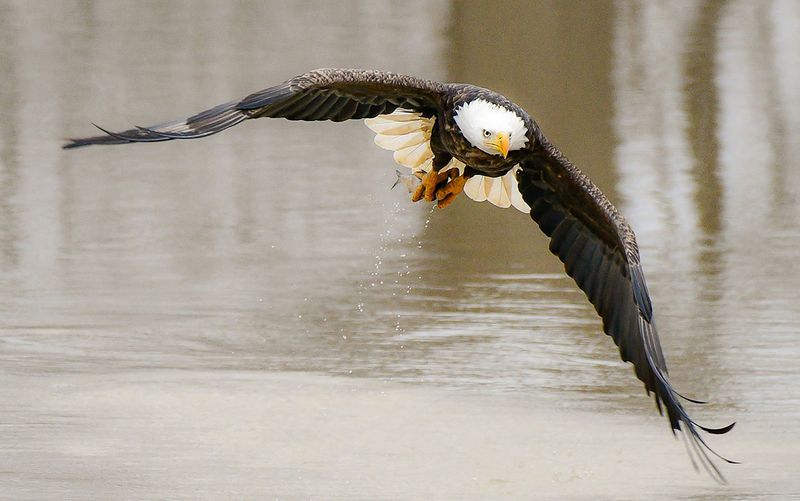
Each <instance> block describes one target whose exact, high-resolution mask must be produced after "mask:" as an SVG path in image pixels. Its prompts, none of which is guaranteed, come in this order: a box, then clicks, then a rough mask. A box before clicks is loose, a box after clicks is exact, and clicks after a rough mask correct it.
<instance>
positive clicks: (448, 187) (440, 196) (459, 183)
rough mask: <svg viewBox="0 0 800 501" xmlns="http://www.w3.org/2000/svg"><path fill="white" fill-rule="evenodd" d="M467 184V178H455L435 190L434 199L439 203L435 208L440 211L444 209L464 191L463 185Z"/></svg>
mask: <svg viewBox="0 0 800 501" xmlns="http://www.w3.org/2000/svg"><path fill="white" fill-rule="evenodd" d="M466 182H467V178H466V177H464V176H463V175H462V176H456V177H454V178H453V179H451V180H450V182H448V183H447V184H445V185H444V186H442V187H441V188H439V189H438V190H436V199H437V200H438V201H439V203H438V204H437V207H439V208H440V209H444V208H445V207H447V206H448V205H450V204H451V203H453V200H455V199H456V196H458V194H459V193H461V192H462V191H464V185H465V184H466Z"/></svg>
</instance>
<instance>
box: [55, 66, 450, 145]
mask: <svg viewBox="0 0 800 501" xmlns="http://www.w3.org/2000/svg"><path fill="white" fill-rule="evenodd" d="M444 92H445V86H444V85H443V84H440V83H438V82H434V81H430V80H423V79H419V78H415V77H411V76H406V75H399V74H396V73H387V72H380V71H370V70H342V69H320V70H314V71H310V72H308V73H305V74H303V75H299V76H297V77H295V78H292V79H291V80H287V81H286V82H283V83H281V84H279V85H275V86H273V87H269V88H267V89H264V90H262V91H259V92H256V93H254V94H251V95H249V96H247V97H245V98H244V99H241V100H236V101H231V102H229V103H225V104H221V105H219V106H215V107H213V108H211V109H208V110H205V111H202V112H200V113H198V114H196V115H193V116H191V117H189V118H186V119H181V120H173V121H170V122H164V123H161V124H157V125H153V126H149V127H135V128H131V129H128V130H125V131H122V132H111V131H107V130H105V129H102V128H100V130H102V131H103V132H104V133H105V134H104V135H101V136H92V137H85V138H79V139H70V140H68V142H67V144H65V145H64V148H77V147H79V146H87V145H91V144H125V143H138V142H159V141H168V140H171V139H195V138H200V137H205V136H210V135H212V134H216V133H218V132H221V131H223V130H225V129H227V128H229V127H233V126H234V125H237V124H239V123H241V122H243V121H245V120H248V119H251V118H260V117H272V118H286V119H289V120H330V121H333V122H341V121H344V120H351V119H361V118H371V117H375V116H377V115H381V114H385V113H392V112H393V111H394V110H395V109H397V108H403V109H407V110H412V111H415V112H418V113H420V114H421V116H426V117H429V116H432V115H435V114H436V111H437V110H438V109H440V107H441V106H442V101H443V95H444Z"/></svg>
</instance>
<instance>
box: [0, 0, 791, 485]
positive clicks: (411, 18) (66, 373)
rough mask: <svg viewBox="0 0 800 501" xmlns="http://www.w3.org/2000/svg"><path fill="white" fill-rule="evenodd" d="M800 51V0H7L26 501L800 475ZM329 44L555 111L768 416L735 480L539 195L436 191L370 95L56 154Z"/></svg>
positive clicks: (703, 383)
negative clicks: (596, 295)
mask: <svg viewBox="0 0 800 501" xmlns="http://www.w3.org/2000/svg"><path fill="white" fill-rule="evenodd" d="M476 34H480V35H476ZM798 46H800V8H799V7H798V4H797V3H796V2H792V1H775V2H769V3H768V2H747V1H731V2H712V3H704V2H691V1H690V2H685V3H681V4H677V5H676V4H674V3H672V2H647V3H641V4H640V3H629V2H615V3H601V2H593V3H591V4H584V5H574V6H573V5H567V4H565V3H561V2H541V3H535V4H515V3H508V4H506V3H503V2H501V3H499V4H498V3H497V2H491V3H488V2H487V3H477V2H470V3H466V2H465V3H458V2H457V3H455V4H452V5H451V4H449V3H446V2H403V3H393V2H371V1H370V2H350V3H348V4H347V5H346V6H342V4H340V3H333V2H330V3H328V2H300V3H277V4H271V3H244V2H236V3H222V2H193V3H191V4H189V3H162V2H130V3H125V2H55V3H32V4H31V3H27V2H0V76H2V79H0V105H1V106H2V109H3V110H4V118H5V120H4V121H3V122H4V125H3V126H2V127H0V267H1V268H2V275H0V284H2V288H1V289H0V305H2V306H1V307H2V311H3V321H2V323H0V328H2V337H1V338H0V360H2V364H0V371H2V374H3V378H2V380H0V395H2V396H3V398H2V399H0V401H2V402H3V403H0V420H2V425H3V427H4V433H3V435H2V438H0V445H2V449H3V450H4V451H5V454H3V455H2V456H0V470H2V471H0V486H4V487H2V488H0V497H7V498H8V499H41V498H53V499H64V498H82V499H85V498H97V499H108V498H116V499H120V498H132V499H142V498H164V497H167V498H182V497H185V498H192V499H195V498H230V497H234V498H238V497H244V498H252V497H258V498H261V497H270V496H271V497H279V498H281V499H283V498H286V497H288V498H293V497H297V498H322V499H326V498H343V499H352V498H364V499H376V498H387V499H398V498H401V499H408V498H417V499H419V498H442V499H451V498H460V499H463V498H483V499H487V498H498V497H510V498H522V499H525V498H529V497H530V493H531V492H538V493H540V495H541V496H542V497H552V498H564V497H575V498H592V497H593V496H598V495H599V496H602V497H621V498H625V499H637V498H641V497H645V496H647V497H650V498H652V497H659V496H662V497H664V498H665V499H675V498H693V497H697V498H698V499H711V498H715V499H767V498H775V499H786V498H787V497H791V496H798V497H800V483H798V480H797V479H796V473H797V466H796V465H797V464H799V463H800V446H798V445H797V444H798V443H800V432H799V431H798V422H800V421H799V420H800V405H799V404H800V386H798V385H797V383H796V381H797V377H798V376H800V369H798V364H797V358H798V355H800V352H798V348H797V339H798V334H797V333H798V331H799V330H800V299H798V296H797V291H798V290H800V269H798V267H797V266H796V265H795V261H796V258H797V256H798V248H800V198H798V197H799V195H798V194H800V119H799V118H798V117H800V60H799V58H800V55H799V54H800V53H799V52H798V51H797V49H796V48H797V47H798ZM323 66H341V67H370V68H380V69H390V70H394V71H398V72H404V73H410V74H415V75H419V76H423V77H428V78H435V79H440V80H447V81H467V82H472V83H476V84H479V85H484V86H487V87H490V88H493V89H496V90H498V91H500V92H502V93H504V94H506V95H507V96H508V97H510V98H512V99H513V100H515V101H517V102H518V103H520V104H521V105H522V106H523V107H524V108H526V109H527V110H528V111H529V112H530V113H531V114H533V116H534V117H535V118H536V120H537V121H538V122H539V124H540V125H541V126H542V127H543V129H544V131H545V132H546V133H547V134H548V136H549V137H550V138H551V139H552V140H553V141H554V142H555V143H556V144H558V145H559V146H560V147H561V148H562V149H563V151H564V152H565V153H566V154H567V155H568V156H569V157H570V158H571V159H572V160H574V161H575V162H576V163H577V164H578V165H579V166H581V168H583V169H584V170H585V171H586V172H587V173H588V174H589V175H590V176H591V177H592V178H593V179H594V180H595V181H596V182H597V184H598V185H599V186H600V187H601V188H602V189H603V190H604V191H605V192H606V193H607V194H608V196H609V197H610V198H611V199H612V200H613V201H614V202H615V203H616V204H617V206H618V207H619V208H620V209H621V210H622V211H623V213H624V214H625V215H626V216H627V218H628V219H629V221H630V222H631V223H632V225H633V227H634V229H635V230H636V231H637V234H638V236H639V243H640V247H641V250H642V256H643V262H644V266H645V270H646V273H647V274H648V280H649V285H650V290H651V293H652V295H653V299H654V302H655V305H656V312H657V313H656V315H657V317H658V322H659V328H660V331H661V333H662V334H661V338H662V342H663V344H664V346H665V351H666V353H667V358H668V361H669V363H670V369H671V375H672V378H673V380H674V382H675V383H676V385H677V386H678V387H679V388H680V389H681V390H682V391H683V392H684V393H687V394H689V395H693V396H697V397H700V398H704V399H705V398H707V399H710V400H711V401H712V402H713V403H712V404H711V405H708V406H706V407H704V408H700V409H695V410H694V413H695V414H696V415H697V416H698V417H699V419H700V420H701V421H702V422H704V423H710V424H724V423H726V422H728V421H729V420H732V419H735V420H737V421H738V422H739V426H738V427H737V429H736V430H735V431H734V432H733V433H732V434H729V435H727V436H725V437H722V438H717V439H716V440H714V445H715V446H716V448H717V449H719V450H720V451H722V452H724V453H725V454H727V455H729V456H733V457H734V458H736V459H740V460H742V461H743V462H744V464H743V465H740V466H737V467H726V468H724V472H725V473H726V475H727V476H728V477H729V480H730V481H731V485H730V486H727V487H718V486H715V485H714V484H713V483H711V481H710V480H708V479H707V478H704V477H702V476H698V475H693V474H692V473H691V466H690V464H689V461H688V460H687V459H686V458H685V457H684V455H683V454H684V452H683V450H682V447H681V446H680V445H679V444H678V443H677V442H674V441H672V440H670V439H669V438H668V437H669V434H668V432H667V426H666V423H664V422H662V420H661V419H659V418H658V417H657V416H655V411H654V409H653V405H652V401H651V400H650V399H648V398H647V397H646V396H645V395H644V394H643V391H642V388H641V384H640V383H639V382H638V381H637V380H636V379H635V378H634V377H633V374H632V371H631V368H630V366H627V365H626V364H623V363H622V362H620V361H619V360H618V352H617V350H616V348H615V347H614V346H613V343H612V342H611V341H610V339H608V338H607V337H606V336H604V335H602V332H601V330H600V322H599V320H598V318H597V317H596V315H595V313H594V311H593V309H592V308H591V307H590V306H589V305H588V303H587V302H586V300H585V297H584V296H583V295H582V294H581V293H580V292H579V291H578V290H577V289H576V287H575V286H574V285H573V283H572V282H571V281H570V280H569V279H567V278H566V277H565V276H564V275H563V271H562V267H561V265H560V264H559V263H558V261H557V260H556V259H555V258H554V257H553V256H551V255H550V254H549V253H548V252H547V250H546V249H547V241H546V239H545V238H544V237H543V236H541V235H540V234H539V233H538V230H537V229H536V228H535V227H534V225H533V224H532V223H531V221H530V220H529V219H528V218H527V217H526V216H523V215H521V214H519V213H517V212H516V211H512V210H506V211H503V210H499V209H496V208H494V207H490V206H486V204H476V203H474V202H470V201H467V200H461V201H459V202H458V203H456V204H455V205H454V206H453V207H452V208H448V209H447V210H444V211H438V210H435V211H433V210H431V209H430V207H426V206H424V205H422V204H411V203H410V202H409V200H408V196H407V194H405V193H402V192H401V190H390V189H389V188H390V186H391V185H392V183H393V182H394V169H395V166H394V165H393V163H392V160H391V155H390V154H389V153H388V152H385V151H383V150H380V149H378V148H375V147H373V146H372V143H371V141H372V136H371V132H370V131H369V130H368V129H366V127H364V126H363V124H360V123H346V124H307V123H289V122H285V121H278V120H275V121H270V120H261V121H257V122H254V123H248V124H245V125H243V126H240V127H237V128H236V129H235V130H231V131H228V132H226V133H224V134H220V135H219V136H215V137H211V138H207V139H204V140H202V141H187V142H173V143H169V144H153V145H134V146H129V147H113V148H94V149H91V148H90V149H85V150H75V151H62V150H60V149H59V147H60V144H61V142H62V139H63V138H64V137H66V136H74V135H85V134H91V133H92V128H91V125H90V124H89V122H90V121H95V122H97V123H100V124H102V125H103V126H106V127H109V128H122V127H126V126H128V125H131V124H145V125H146V124H150V123H155V122H158V121H160V120H164V119H169V118H175V117H179V116H182V115H187V114H190V113H192V112H194V111H197V110H200V109H204V108H205V107H208V106H210V105H213V104H217V103H219V102H224V101H227V100H230V99H231V98H233V97H236V96H243V95H246V94H248V93H249V92H252V91H255V90H257V89H259V88H263V87H265V86H267V85H270V84H273V83H277V82H280V81H282V80H284V79H286V78H288V77H291V76H293V75H295V74H298V73H300V72H303V71H305V70H307V69H310V68H315V67H323ZM398 383H402V384H398ZM554 411H557V412H561V413H562V414H555V415H553V414H551V413H552V412H554ZM345 422H347V423H352V427H345V426H342V423H345ZM414 423H416V425H415V424H414ZM553 423H560V424H561V427H558V428H557V429H555V430H552V429H551V430H550V431H547V432H545V431H543V427H548V428H550V427H551V426H552V424H553ZM449 432H454V433H452V435H453V436H452V437H451V433H449ZM487 437H490V438H487ZM565 443H566V444H567V445H564V444H565ZM565 450H567V451H569V452H568V453H566V455H564V454H561V452H559V451H562V452H563V451H565ZM452 451H456V452H454V453H452V454H451V452H452ZM648 452H650V454H648ZM643 455H644V456H645V457H644V458H643V457H642V456H643ZM648 456H649V457H648ZM591 459H595V460H591ZM428 460H430V461H431V463H430V465H431V466H430V467H424V466H423V465H425V464H427V463H426V461H428ZM337 464H341V465H343V466H340V467H339V466H336V465H337ZM432 465H437V466H432ZM442 465H445V466H446V468H447V469H446V470H440V469H438V468H439V467H441V468H445V466H442ZM417 468H419V469H417ZM629 468H636V469H637V471H638V473H637V474H631V473H629V471H630V470H629ZM390 471H393V472H394V473H393V474H388V472H390ZM462 477H463V478H462ZM448 480H450V482H448ZM351 482H352V483H351Z"/></svg>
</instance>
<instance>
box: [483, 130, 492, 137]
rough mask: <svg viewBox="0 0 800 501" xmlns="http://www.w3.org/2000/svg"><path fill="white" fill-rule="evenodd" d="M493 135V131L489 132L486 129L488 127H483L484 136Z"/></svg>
mask: <svg viewBox="0 0 800 501" xmlns="http://www.w3.org/2000/svg"><path fill="white" fill-rule="evenodd" d="M491 135H492V133H491V132H489V131H488V130H486V129H483V137H490V136H491Z"/></svg>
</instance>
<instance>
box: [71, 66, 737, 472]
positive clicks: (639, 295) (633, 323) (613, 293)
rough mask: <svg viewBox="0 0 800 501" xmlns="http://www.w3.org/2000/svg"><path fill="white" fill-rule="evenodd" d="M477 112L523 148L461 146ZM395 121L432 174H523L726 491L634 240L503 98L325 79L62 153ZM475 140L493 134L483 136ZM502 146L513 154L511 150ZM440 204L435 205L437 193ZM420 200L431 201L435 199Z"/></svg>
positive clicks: (478, 91) (650, 387)
mask: <svg viewBox="0 0 800 501" xmlns="http://www.w3.org/2000/svg"><path fill="white" fill-rule="evenodd" d="M475 102H482V103H486V105H485V107H486V109H487V110H489V112H491V110H493V109H495V108H496V109H497V110H500V112H499V113H506V114H508V113H511V114H513V115H514V116H515V117H516V119H517V120H518V121H520V122H519V125H518V126H519V127H523V126H524V128H523V129H522V130H523V131H524V132H525V135H526V137H525V138H524V141H522V142H520V139H521V138H518V137H517V138H515V139H511V138H510V136H511V132H508V134H506V137H505V139H504V140H505V143H504V144H501V143H502V141H501V140H500V139H497V140H496V143H487V144H489V145H490V146H492V147H493V148H494V147H496V148H498V149H497V151H495V150H493V149H491V148H489V149H488V150H487V149H486V148H484V147H482V146H478V145H477V144H475V142H474V140H470V139H467V137H465V135H466V132H467V131H466V130H462V129H463V127H460V126H459V123H458V120H459V118H461V119H463V117H459V112H460V110H462V109H463V107H464V106H465V105H469V104H470V103H475ZM395 110H409V111H411V112H414V113H416V114H417V115H419V116H420V117H424V118H428V119H431V120H434V121H433V122H432V123H433V125H432V130H431V131H429V132H428V133H429V134H430V136H429V138H428V141H429V147H430V151H431V152H432V154H433V157H432V162H431V173H432V174H436V173H437V171H439V170H441V169H443V168H444V167H445V166H446V165H448V163H449V162H451V160H453V159H456V160H458V161H460V162H463V164H465V166H466V167H465V169H464V175H463V177H464V180H466V179H467V178H469V177H470V176H474V175H483V176H486V177H489V178H495V177H498V176H503V175H505V174H506V173H507V172H509V171H510V170H511V169H512V168H515V167H516V166H519V169H518V170H517V171H516V180H517V183H518V189H519V192H520V193H521V195H522V198H523V199H524V202H525V203H527V205H528V206H529V207H530V215H531V217H532V218H533V220H534V221H535V222H536V223H537V224H538V225H539V227H540V229H541V230H542V231H543V232H544V233H545V234H546V235H547V236H548V237H550V239H551V240H550V251H551V252H552V253H553V254H555V255H556V256H558V258H559V259H560V260H561V261H562V262H563V263H564V266H565V269H566V272H567V274H569V276H570V277H572V278H573V279H574V280H575V282H576V283H577V284H578V286H579V287H580V288H581V290H583V291H584V292H585V293H586V296H587V297H588V298H589V301H591V303H592V304H593V305H594V307H595V309H596V310H597V312H598V314H599V315H600V317H601V318H602V319H603V330H604V331H605V333H606V334H608V335H610V336H611V337H612V338H613V339H614V342H615V343H616V344H617V346H618V347H619V350H620V354H621V356H622V359H623V360H625V361H628V362H631V363H633V366H634V369H635V372H636V376H637V377H638V378H639V379H640V380H641V381H642V382H643V383H644V385H645V388H646V389H647V392H648V393H650V392H652V393H653V394H654V396H655V400H656V404H657V405H658V408H659V411H661V412H663V411H664V410H665V411H666V413H667V417H668V418H669V422H670V426H671V427H672V429H673V432H674V431H676V430H680V431H683V432H684V433H685V437H686V438H687V439H688V440H687V442H688V444H689V445H690V447H691V450H692V451H694V455H695V456H696V457H697V458H698V459H699V461H700V462H701V464H702V465H703V466H704V467H705V469H706V470H707V471H708V472H709V473H710V474H711V475H712V476H713V477H714V478H715V479H717V480H719V481H723V480H724V479H723V477H722V475H721V473H720V471H719V470H718V468H717V466H716V465H715V464H714V463H713V462H712V461H711V460H710V458H709V457H708V455H707V451H710V452H711V453H713V454H715V455H717V454H716V453H715V452H714V451H712V450H711V449H710V448H709V447H708V445H706V442H705V441H704V439H703V437H702V436H701V435H700V431H699V430H704V431H706V432H709V433H712V434H722V433H727V432H728V431H730V429H731V428H733V424H731V425H729V426H726V427H723V428H716V429H714V428H706V427H703V426H700V425H698V424H696V423H695V422H694V421H692V420H691V418H690V417H689V416H688V414H687V413H686V410H685V409H684V408H683V405H682V404H681V401H680V398H682V397H681V395H680V394H678V393H677V392H676V391H675V390H674V389H673V387H672V385H671V384H670V382H669V380H668V378H667V365H666V362H665V359H664V354H663V353H662V350H661V345H660V342H659V339H658V334H657V331H656V327H655V321H654V317H653V307H652V304H651V302H650V296H649V294H648V292H647V286H646V284H645V279H644V274H643V272H642V266H641V263H640V260H639V250H638V247H637V245H636V238H635V236H634V233H633V231H632V230H631V228H630V226H628V224H627V222H626V221H625V219H624V218H623V217H622V215H621V214H620V213H619V212H618V211H617V209H616V208H615V207H614V206H613V205H612V204H611V203H610V202H609V201H608V199H606V197H605V196H604V195H603V194H602V193H601V192H600V190H599V189H598V188H597V187H596V186H595V185H594V183H592V182H591V181H590V180H589V179H588V178H587V177H586V176H585V175H584V174H583V173H582V172H581V171H580V170H578V169H577V168H576V167H575V166H574V165H573V164H572V163H571V162H570V161H569V160H568V159H567V158H566V157H565V156H564V155H563V154H561V152H560V151H559V150H558V149H557V148H556V147H555V146H553V145H552V144H551V143H550V142H549V141H548V140H547V138H546V137H545V136H544V135H543V134H542V132H541V130H540V129H539V127H538V125H537V124H536V123H535V122H534V121H533V120H532V119H531V117H530V116H529V115H528V114H527V113H525V111H523V110H522V109H521V108H520V107H519V106H517V105H515V104H514V103H512V102H510V101H508V100H507V99H506V98H505V97H503V96H501V95H499V94H497V93H494V92H492V91H489V90H486V89H482V88H479V87H475V86H472V85H465V84H442V83H438V82H434V81H430V80H422V79H418V78H414V77H410V76H405V75H398V74H394V73H384V72H378V71H368V70H343V69H322V70H315V71H311V72H308V73H305V74H303V75H300V76H297V77H295V78H292V79H291V80H288V81H286V82H284V83H282V84H280V85H276V86H274V87H270V88H268V89H265V90H262V91H260V92H256V93H255V94H251V95H249V96H247V97H245V98H244V99H242V100H238V101H231V102H229V103H226V104H222V105H220V106H217V107H215V108H211V109H210V110H207V111H204V112H202V113H198V114H197V115H194V116H192V117H189V118H187V119H184V120H176V121H172V122H165V123H162V124H158V125H154V126H151V127H136V128H133V129H129V130H126V131H123V132H110V131H106V130H105V129H101V130H103V132H105V134H104V135H101V136H94V137H87V138H81V139H73V140H70V141H69V142H68V143H67V144H66V145H65V146H64V148H76V147H79V146H85V145H91V144H123V143H133V142H157V141H168V140H172V139H193V138H198V137H205V136H209V135H211V134H216V133H217V132H220V131H222V130H224V129H227V128H228V127H232V126H234V125H236V124H239V123H241V122H243V121H245V120H248V119H251V118H261V117H273V118H286V119H289V120H331V121H335V122H339V121H344V120H350V119H364V118H372V117H376V116H378V115H386V114H390V113H392V112H395ZM462 125H463V122H462ZM483 133H485V134H487V135H489V134H488V131H487V130H486V129H484V130H483ZM497 138H500V135H497ZM509 141H512V146H513V147H509V145H508V143H509ZM513 141H516V143H514V142H513ZM494 144H497V145H500V146H493V145H494ZM514 144H516V146H514ZM520 145H523V146H520ZM501 153H502V154H501ZM446 180H447V177H446V176H444V177H442V175H439V177H438V178H437V177H436V176H435V175H434V176H433V177H432V178H431V179H429V181H430V182H431V183H433V184H432V185H431V186H434V187H435V186H436V185H437V184H439V186H441V185H442V183H443V182H445V181H446ZM464 180H462V184H461V185H462V186H463V181H464ZM459 191H460V190H459ZM457 192H458V191H455V193H456V194H457ZM436 193H437V195H436V196H437V197H438V198H439V199H440V204H441V200H442V198H441V197H440V196H439V191H437V192H436ZM421 196H422V195H418V196H417V197H416V198H420V197H421ZM425 196H426V197H427V198H428V199H432V197H433V194H432V192H431V193H428V194H426V195H425ZM523 205H524V204H523ZM687 400H688V399H687ZM717 456H718V457H720V458H722V457H721V456H719V455H717ZM722 459H723V460H725V461H728V462H732V461H730V460H728V459H725V458H722Z"/></svg>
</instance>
